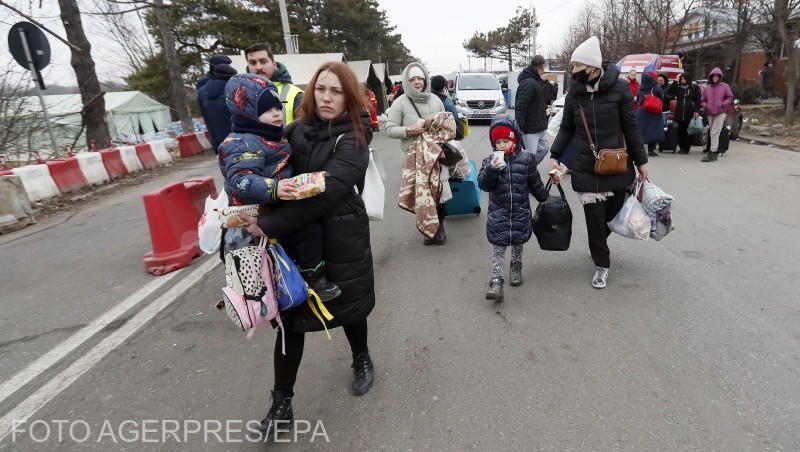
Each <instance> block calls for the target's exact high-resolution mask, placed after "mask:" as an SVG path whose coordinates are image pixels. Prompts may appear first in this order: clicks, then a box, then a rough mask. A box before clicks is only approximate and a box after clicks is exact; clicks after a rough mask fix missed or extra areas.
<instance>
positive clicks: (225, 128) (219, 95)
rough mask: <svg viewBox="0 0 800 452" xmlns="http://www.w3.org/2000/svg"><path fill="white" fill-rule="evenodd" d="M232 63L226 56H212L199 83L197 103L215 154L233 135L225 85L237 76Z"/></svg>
mask: <svg viewBox="0 0 800 452" xmlns="http://www.w3.org/2000/svg"><path fill="white" fill-rule="evenodd" d="M230 63H231V59H230V58H228V57H227V56H225V55H222V54H217V55H212V56H211V58H209V59H208V66H209V69H208V72H207V73H206V75H205V76H203V77H202V78H201V79H200V80H198V81H197V103H198V104H199V105H200V113H201V114H202V115H203V121H205V123H206V129H208V135H209V136H210V137H211V147H213V148H214V152H217V149H218V148H219V145H220V143H222V140H224V139H225V137H227V136H228V134H229V133H231V113H230V112H229V111H228V107H227V106H226V105H225V84H226V83H228V80H229V79H230V78H231V77H233V76H234V75H236V69H234V68H233V67H231V66H230Z"/></svg>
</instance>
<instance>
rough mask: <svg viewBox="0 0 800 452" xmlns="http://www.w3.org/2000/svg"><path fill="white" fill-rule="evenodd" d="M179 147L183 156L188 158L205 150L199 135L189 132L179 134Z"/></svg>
mask: <svg viewBox="0 0 800 452" xmlns="http://www.w3.org/2000/svg"><path fill="white" fill-rule="evenodd" d="M178 149H179V151H180V156H181V158H186V157H191V156H193V155H195V154H199V153H201V152H203V145H201V144H200V140H198V139H197V135H195V134H193V133H187V134H186V135H178Z"/></svg>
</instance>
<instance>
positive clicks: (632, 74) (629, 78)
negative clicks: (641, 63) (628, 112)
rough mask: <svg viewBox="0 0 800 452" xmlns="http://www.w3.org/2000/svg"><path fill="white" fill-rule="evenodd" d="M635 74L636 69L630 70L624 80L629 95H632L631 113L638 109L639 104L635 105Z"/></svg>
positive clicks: (636, 93)
mask: <svg viewBox="0 0 800 452" xmlns="http://www.w3.org/2000/svg"><path fill="white" fill-rule="evenodd" d="M636 74H637V73H636V69H631V70H630V71H628V76H627V77H626V78H625V81H627V82H628V87H629V88H630V90H631V94H633V111H636V110H637V109H638V108H639V104H638V103H636V100H637V99H638V98H639V79H638V78H636Z"/></svg>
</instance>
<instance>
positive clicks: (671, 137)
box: [661, 121, 678, 154]
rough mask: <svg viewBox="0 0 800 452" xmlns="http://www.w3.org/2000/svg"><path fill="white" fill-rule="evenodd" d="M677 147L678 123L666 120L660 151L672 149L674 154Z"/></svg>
mask: <svg viewBox="0 0 800 452" xmlns="http://www.w3.org/2000/svg"><path fill="white" fill-rule="evenodd" d="M677 148H678V123H677V122H675V121H667V126H666V127H665V128H664V142H663V143H661V151H662V152H664V151H672V153H673V154H674V153H675V151H677Z"/></svg>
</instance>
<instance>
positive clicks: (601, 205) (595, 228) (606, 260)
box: [583, 189, 625, 268]
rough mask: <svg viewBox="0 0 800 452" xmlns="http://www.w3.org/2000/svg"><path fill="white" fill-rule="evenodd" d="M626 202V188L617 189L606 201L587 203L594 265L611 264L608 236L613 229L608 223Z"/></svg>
mask: <svg viewBox="0 0 800 452" xmlns="http://www.w3.org/2000/svg"><path fill="white" fill-rule="evenodd" d="M624 203H625V190H624V189H622V190H615V191H614V196H612V197H610V198H608V199H607V200H605V201H601V202H595V203H592V204H585V205H584V206H583V213H584V215H585V216H586V232H587V233H588V235H589V252H590V253H591V254H592V260H593V261H594V265H596V266H598V267H603V268H609V267H610V266H611V252H610V251H609V250H608V236H609V234H611V229H609V228H608V225H607V224H606V223H608V222H609V221H611V220H612V219H614V217H615V216H616V215H617V213H619V211H620V209H622V205H623V204H624Z"/></svg>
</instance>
